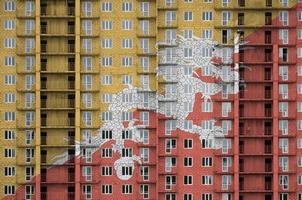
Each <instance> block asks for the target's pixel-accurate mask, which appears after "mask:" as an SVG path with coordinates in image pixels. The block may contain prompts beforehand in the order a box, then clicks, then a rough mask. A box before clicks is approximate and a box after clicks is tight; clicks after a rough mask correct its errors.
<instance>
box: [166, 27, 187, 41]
mask: <svg viewBox="0 0 302 200" xmlns="http://www.w3.org/2000/svg"><path fill="white" fill-rule="evenodd" d="M167 31H168V30H167ZM173 33H175V31H173ZM175 35H176V33H175ZM183 36H184V38H185V39H190V38H192V37H193V30H190V29H185V30H184V33H183ZM175 37H176V36H175ZM175 37H174V38H173V40H175Z"/></svg>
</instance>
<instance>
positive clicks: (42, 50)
mask: <svg viewBox="0 0 302 200" xmlns="http://www.w3.org/2000/svg"><path fill="white" fill-rule="evenodd" d="M46 52H47V44H41V53H46Z"/></svg>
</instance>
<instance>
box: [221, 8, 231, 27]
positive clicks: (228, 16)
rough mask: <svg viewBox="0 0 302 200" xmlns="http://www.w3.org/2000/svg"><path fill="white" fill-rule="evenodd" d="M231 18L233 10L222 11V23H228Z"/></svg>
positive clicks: (224, 24)
mask: <svg viewBox="0 0 302 200" xmlns="http://www.w3.org/2000/svg"><path fill="white" fill-rule="evenodd" d="M230 20H231V12H229V11H223V12H222V25H223V26H226V25H228V23H229V21H230Z"/></svg>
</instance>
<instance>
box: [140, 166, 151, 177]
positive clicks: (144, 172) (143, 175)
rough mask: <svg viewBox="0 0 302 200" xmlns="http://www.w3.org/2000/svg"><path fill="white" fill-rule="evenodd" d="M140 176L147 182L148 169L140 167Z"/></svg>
mask: <svg viewBox="0 0 302 200" xmlns="http://www.w3.org/2000/svg"><path fill="white" fill-rule="evenodd" d="M140 175H141V176H142V177H143V180H144V181H148V180H149V167H148V166H141V167H140Z"/></svg>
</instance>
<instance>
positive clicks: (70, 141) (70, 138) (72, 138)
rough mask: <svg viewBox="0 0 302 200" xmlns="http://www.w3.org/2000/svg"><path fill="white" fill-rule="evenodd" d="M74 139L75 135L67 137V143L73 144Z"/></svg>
mask: <svg viewBox="0 0 302 200" xmlns="http://www.w3.org/2000/svg"><path fill="white" fill-rule="evenodd" d="M74 139H75V137H70V136H69V137H68V145H74V144H75V143H74Z"/></svg>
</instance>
